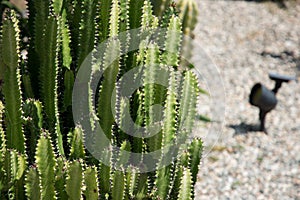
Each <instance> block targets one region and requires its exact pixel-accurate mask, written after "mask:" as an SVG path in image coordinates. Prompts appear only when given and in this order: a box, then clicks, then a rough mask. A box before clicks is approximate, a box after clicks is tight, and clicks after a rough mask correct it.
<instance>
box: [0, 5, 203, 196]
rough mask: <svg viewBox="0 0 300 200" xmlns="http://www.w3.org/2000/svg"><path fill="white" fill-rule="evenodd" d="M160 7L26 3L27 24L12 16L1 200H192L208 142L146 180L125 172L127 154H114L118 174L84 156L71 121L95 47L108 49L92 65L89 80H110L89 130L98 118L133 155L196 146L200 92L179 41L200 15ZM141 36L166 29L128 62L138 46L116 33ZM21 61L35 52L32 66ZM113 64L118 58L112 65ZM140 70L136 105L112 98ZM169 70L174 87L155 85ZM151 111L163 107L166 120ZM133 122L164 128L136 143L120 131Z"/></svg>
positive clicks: (5, 43) (5, 19)
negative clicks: (183, 62)
mask: <svg viewBox="0 0 300 200" xmlns="http://www.w3.org/2000/svg"><path fill="white" fill-rule="evenodd" d="M152 3H153V5H152ZM152 3H151V1H150V0H144V1H142V0H83V1H79V0H52V1H50V0H49V1H45V0H28V2H27V10H28V17H27V18H23V17H24V16H20V13H18V12H17V11H16V10H14V9H8V8H7V9H4V12H3V16H2V21H1V24H0V25H1V34H0V41H1V42H0V81H1V82H0V84H1V85H0V199H33V200H34V199H47V200H48V199H116V200H119V199H182V200H185V199H192V198H193V197H194V185H195V183H196V181H197V173H198V167H199V163H200V158H201V152H202V142H201V140H200V139H197V138H195V139H192V140H191V141H189V143H188V144H187V145H182V146H181V147H180V150H179V151H178V154H177V157H176V158H175V159H173V160H172V162H170V164H168V165H166V166H161V164H160V161H161V162H162V160H163V158H158V163H157V168H156V170H155V171H152V172H147V173H141V172H139V170H138V169H137V168H135V167H134V166H133V167H131V168H127V169H125V168H123V167H122V166H125V164H126V163H128V162H129V160H130V158H128V157H126V155H122V154H121V153H120V154H117V155H111V154H109V155H107V156H110V158H109V159H114V160H117V162H115V165H116V166H112V165H110V166H108V165H105V164H103V163H101V162H99V161H98V160H97V159H95V158H94V157H93V155H92V154H91V152H89V151H88V150H87V149H86V148H85V145H84V143H85V130H84V128H83V127H81V125H80V124H75V123H74V121H73V118H72V117H73V116H72V91H73V86H74V81H75V78H76V76H77V73H78V71H79V68H80V66H81V64H82V63H83V62H84V61H85V58H86V57H87V56H88V55H89V54H90V52H93V50H94V49H95V47H96V46H97V44H99V43H101V42H103V41H106V50H105V52H104V55H102V57H101V59H97V57H96V56H94V59H92V60H91V63H92V69H91V75H90V76H91V77H93V75H94V74H97V72H98V71H103V77H102V78H101V81H100V83H99V87H97V89H98V91H96V94H91V95H90V96H89V98H90V99H89V100H90V101H93V100H92V97H96V98H97V99H94V101H95V102H96V105H95V108H94V107H93V106H91V109H95V110H96V114H97V116H96V117H95V118H92V117H91V119H90V120H91V123H93V122H94V121H93V120H94V119H96V120H97V123H99V124H100V126H101V128H102V130H103V131H104V133H105V135H106V137H107V138H108V139H109V140H110V142H111V143H112V144H114V145H117V146H119V147H120V149H121V150H126V151H129V152H130V151H131V152H137V153H147V152H152V151H156V150H160V149H162V150H163V149H164V148H165V146H167V145H168V144H169V145H172V144H173V143H175V141H176V142H177V143H178V142H179V143H180V142H182V141H181V140H182V139H184V138H186V137H188V134H189V133H190V132H191V131H192V128H193V124H194V118H195V115H196V110H195V109H196V102H197V97H198V95H199V91H200V90H199V88H198V82H197V78H196V76H195V75H194V74H193V73H192V72H191V71H188V70H181V71H178V70H177V68H178V67H179V63H180V54H181V53H180V52H181V50H182V48H181V46H182V35H181V33H183V32H184V33H187V34H190V32H192V30H193V29H194V25H195V22H196V21H195V16H196V7H195V4H194V1H192V0H180V2H179V4H178V6H179V8H180V9H179V10H180V12H178V11H177V9H176V8H175V6H174V4H172V2H170V1H153V2H152ZM153 6H154V7H153ZM191 12H192V13H191ZM139 27H140V30H141V31H150V32H151V30H155V29H157V28H165V29H166V31H165V33H164V34H165V35H164V36H163V38H165V39H164V41H155V39H153V38H151V37H146V38H143V39H142V41H140V47H139V49H138V50H135V51H134V52H129V53H128V54H126V55H123V54H122V52H126V51H127V49H128V48H129V47H130V43H131V40H134V38H130V37H128V38H127V39H126V40H125V41H120V40H119V39H118V38H117V36H118V34H120V33H121V32H124V31H128V30H130V29H135V28H139ZM178 33H179V34H178ZM108 38H109V39H108ZM183 42H184V41H183ZM159 43H163V45H159ZM21 52H22V53H23V52H27V53H28V54H27V58H24V57H22V56H21V55H22V53H21ZM95 54H96V53H95ZM113 57H117V59H115V60H114V61H113V62H112V63H111V62H110V59H111V58H113ZM140 65H142V66H144V67H143V70H140V71H139V72H138V73H139V74H136V76H137V77H140V78H141V82H142V85H141V87H139V88H138V89H137V90H136V91H135V92H134V94H132V98H131V100H130V102H128V101H125V100H124V99H123V98H121V96H120V91H117V92H116V93H113V91H114V89H115V88H121V86H120V85H118V84H117V83H118V80H119V79H120V77H122V75H124V74H125V73H126V72H128V71H129V70H131V69H133V68H134V67H137V66H140ZM163 70H164V71H168V72H169V73H162V74H163V75H162V76H163V80H165V81H166V85H167V87H164V86H162V85H159V84H149V83H153V82H155V80H156V79H157V77H158V76H159V75H160V73H161V71H163ZM160 76H161V75H160ZM160 78H161V77H160ZM112 94H114V95H112ZM113 102H115V105H113V107H115V108H116V112H117V113H116V116H117V117H116V119H115V117H114V115H113V113H112V109H111V108H112V103H113ZM153 105H161V107H162V111H160V112H158V111H157V110H155V106H153ZM128 109H129V110H130V113H128V112H126V110H128ZM88 112H89V111H88ZM128 115H130V116H128ZM128 118H132V119H133V121H134V122H135V124H137V125H138V126H141V127H146V128H145V131H146V132H147V128H148V127H149V126H148V125H151V124H153V123H156V122H159V121H162V125H161V126H162V128H161V130H160V131H159V132H158V133H157V134H156V135H154V136H152V137H147V138H143V137H141V138H139V137H137V138H135V137H133V136H130V135H128V134H127V133H126V131H124V130H122V129H121V128H120V127H122V124H126V123H127V122H126V119H128Z"/></svg>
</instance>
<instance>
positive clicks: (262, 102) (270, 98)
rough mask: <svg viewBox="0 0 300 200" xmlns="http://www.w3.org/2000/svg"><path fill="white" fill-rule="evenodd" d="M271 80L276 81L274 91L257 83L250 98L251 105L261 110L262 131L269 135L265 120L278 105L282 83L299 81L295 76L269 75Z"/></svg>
mask: <svg viewBox="0 0 300 200" xmlns="http://www.w3.org/2000/svg"><path fill="white" fill-rule="evenodd" d="M269 78H270V79H271V80H274V81H275V87H274V89H273V90H269V89H268V88H266V87H265V86H264V85H262V84H261V83H256V84H255V85H254V86H253V87H252V89H251V93H250V96H249V102H250V104H251V105H253V106H256V107H258V108H259V120H260V131H263V132H265V133H266V134H267V131H266V128H265V119H266V115H267V113H268V112H270V111H271V110H273V109H274V108H275V107H276V104H277V98H276V94H277V92H278V90H279V88H280V87H281V85H282V83H287V82H289V81H293V80H297V78H296V77H294V76H285V75H280V74H276V73H269Z"/></svg>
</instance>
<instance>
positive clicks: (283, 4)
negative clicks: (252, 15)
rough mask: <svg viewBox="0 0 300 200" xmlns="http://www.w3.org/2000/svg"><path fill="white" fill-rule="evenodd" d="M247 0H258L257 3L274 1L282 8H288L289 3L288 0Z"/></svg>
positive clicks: (254, 0)
mask: <svg viewBox="0 0 300 200" xmlns="http://www.w3.org/2000/svg"><path fill="white" fill-rule="evenodd" d="M245 1H253V2H256V3H265V2H273V3H275V4H276V5H277V6H278V8H281V9H286V8H287V5H286V1H287V0H245ZM294 1H295V0H294Z"/></svg>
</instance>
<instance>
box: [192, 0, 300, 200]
mask: <svg viewBox="0 0 300 200" xmlns="http://www.w3.org/2000/svg"><path fill="white" fill-rule="evenodd" d="M198 3H199V8H200V13H199V24H198V26H197V28H196V34H195V35H196V36H195V37H196V39H197V41H200V43H201V45H202V48H203V49H204V50H205V51H206V52H207V54H208V55H209V56H210V57H211V58H212V60H213V61H214V62H215V64H216V65H217V66H218V68H219V70H220V72H221V75H222V78H223V83H224V87H225V91H226V98H225V99H226V112H225V121H224V122H223V129H222V130H221V132H220V138H219V140H218V141H217V143H216V144H214V142H215V139H209V138H214V137H211V135H208V134H206V132H207V131H206V132H205V130H206V129H208V128H209V127H210V126H212V124H213V123H220V122H213V123H211V124H206V125H204V124H201V126H202V127H201V128H200V129H199V131H198V133H196V134H198V135H199V136H202V137H203V134H206V135H205V136H204V137H203V138H204V142H205V145H206V150H207V152H206V153H205V154H204V158H203V160H202V166H201V169H200V172H199V175H198V183H197V184H196V199H283V200H285V199H300V82H299V83H296V82H290V83H288V84H283V86H282V88H281V89H280V90H279V93H278V94H277V98H278V104H277V106H276V108H275V110H273V111H272V112H270V113H269V114H268V115H267V119H266V127H267V130H268V133H269V135H265V134H264V133H262V132H259V131H255V130H258V129H257V124H258V109H257V108H255V107H253V106H251V105H250V104H249V103H248V96H249V93H250V90H251V88H252V86H253V85H254V84H255V83H256V82H262V83H263V84H264V85H266V86H267V87H268V88H272V87H273V85H274V82H273V81H271V80H269V78H268V72H278V73H281V74H286V75H295V74H296V73H299V70H300V69H299V70H298V71H297V67H296V65H297V62H299V61H300V23H299V22H300V21H299V19H300V1H297V2H289V3H288V5H287V9H282V8H279V7H278V5H277V4H275V3H271V2H266V3H256V2H252V1H251V2H249V1H203V0H199V1H198ZM201 99H202V100H203V102H209V97H201ZM201 99H200V101H201ZM204 104H205V103H204ZM202 105H203V103H202V104H201V102H200V107H201V106H202ZM199 109H200V110H201V109H202V111H204V112H207V115H209V113H210V112H209V107H207V105H203V106H202V108H199ZM203 130H204V131H203ZM210 134H211V133H210ZM212 134H215V135H219V133H212ZM208 152H209V153H208Z"/></svg>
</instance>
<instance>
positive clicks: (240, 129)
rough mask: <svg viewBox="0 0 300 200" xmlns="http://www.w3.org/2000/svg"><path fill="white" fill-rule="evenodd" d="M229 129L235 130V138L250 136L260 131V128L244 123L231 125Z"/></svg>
mask: <svg viewBox="0 0 300 200" xmlns="http://www.w3.org/2000/svg"><path fill="white" fill-rule="evenodd" d="M228 127H229V128H233V129H234V131H235V133H234V136H236V135H245V134H249V133H251V132H258V131H260V130H259V129H260V126H259V125H258V124H257V125H254V124H246V123H244V122H242V123H240V124H231V125H228Z"/></svg>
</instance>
